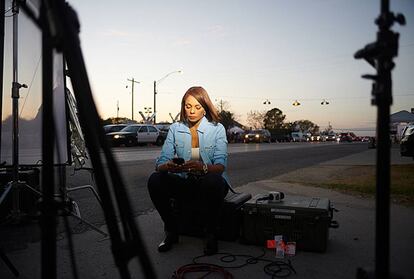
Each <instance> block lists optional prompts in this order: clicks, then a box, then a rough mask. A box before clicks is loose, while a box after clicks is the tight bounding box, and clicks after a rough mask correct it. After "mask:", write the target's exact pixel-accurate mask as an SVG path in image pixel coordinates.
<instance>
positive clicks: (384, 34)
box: [354, 0, 405, 278]
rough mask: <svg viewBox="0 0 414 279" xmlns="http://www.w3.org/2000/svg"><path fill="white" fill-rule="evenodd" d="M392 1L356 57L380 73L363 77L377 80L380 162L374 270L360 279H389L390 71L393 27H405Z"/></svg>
mask: <svg viewBox="0 0 414 279" xmlns="http://www.w3.org/2000/svg"><path fill="white" fill-rule="evenodd" d="M389 6H390V5H389V0H381V14H380V16H379V17H378V18H377V19H376V21H375V23H376V24H377V25H378V28H379V31H378V32H377V41H376V42H374V43H371V44H368V45H366V46H365V47H364V48H363V49H361V50H359V51H357V52H356V53H355V55H354V57H355V58H356V59H361V58H363V59H365V60H366V61H367V62H368V63H369V64H370V65H371V66H373V67H374V68H375V69H376V70H377V74H376V75H363V76H362V77H363V78H367V79H371V80H373V81H374V84H373V85H372V104H373V105H376V106H378V110H377V162H376V166H377V168H376V189H377V191H376V222H375V231H376V238H375V247H376V251H375V271H374V272H371V271H367V270H363V269H359V270H358V273H357V274H358V275H357V277H358V278H390V269H389V242H390V232H389V230H390V229H389V227H390V148H391V141H390V128H389V125H390V124H389V123H390V105H391V104H392V79H391V71H392V70H393V69H394V66H395V64H394V62H393V58H394V57H396V56H397V55H398V39H399V34H398V33H395V32H393V31H392V30H391V29H390V28H391V26H392V25H393V24H394V23H395V22H397V23H399V24H401V25H405V18H404V16H403V15H402V14H397V15H394V13H392V12H391V11H390V8H389Z"/></svg>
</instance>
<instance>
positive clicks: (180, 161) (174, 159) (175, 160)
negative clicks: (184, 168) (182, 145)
mask: <svg viewBox="0 0 414 279" xmlns="http://www.w3.org/2000/svg"><path fill="white" fill-rule="evenodd" d="M172 161H173V162H174V163H175V164H177V165H182V164H184V162H185V161H184V159H183V158H173V159H172Z"/></svg>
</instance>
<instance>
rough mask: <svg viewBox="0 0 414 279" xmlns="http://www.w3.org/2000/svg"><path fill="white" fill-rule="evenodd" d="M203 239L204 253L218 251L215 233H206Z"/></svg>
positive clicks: (212, 253) (208, 253)
mask: <svg viewBox="0 0 414 279" xmlns="http://www.w3.org/2000/svg"><path fill="white" fill-rule="evenodd" d="M205 241H206V242H205V246H204V255H207V256H211V255H214V254H216V253H217V251H218V245H217V237H216V235H215V234H213V233H207V234H206V240H205Z"/></svg>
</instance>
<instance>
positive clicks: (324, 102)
mask: <svg viewBox="0 0 414 279" xmlns="http://www.w3.org/2000/svg"><path fill="white" fill-rule="evenodd" d="M321 105H329V102H328V101H326V100H325V99H323V100H322V102H321Z"/></svg>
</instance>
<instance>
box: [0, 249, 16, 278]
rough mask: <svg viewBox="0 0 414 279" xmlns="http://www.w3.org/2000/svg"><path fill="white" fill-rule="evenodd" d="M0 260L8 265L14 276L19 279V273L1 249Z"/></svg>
mask: <svg viewBox="0 0 414 279" xmlns="http://www.w3.org/2000/svg"><path fill="white" fill-rule="evenodd" d="M0 258H1V259H2V260H3V262H4V263H5V264H6V265H7V267H8V268H9V269H10V271H11V272H12V273H13V274H14V276H16V277H19V271H18V270H17V269H16V268H15V267H14V265H13V264H12V262H11V261H10V260H9V258H8V257H7V256H6V254H5V253H4V252H3V249H1V248H0Z"/></svg>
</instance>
